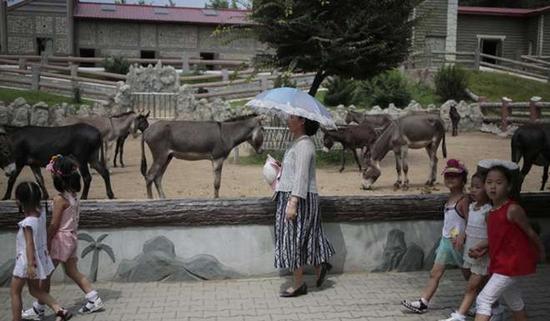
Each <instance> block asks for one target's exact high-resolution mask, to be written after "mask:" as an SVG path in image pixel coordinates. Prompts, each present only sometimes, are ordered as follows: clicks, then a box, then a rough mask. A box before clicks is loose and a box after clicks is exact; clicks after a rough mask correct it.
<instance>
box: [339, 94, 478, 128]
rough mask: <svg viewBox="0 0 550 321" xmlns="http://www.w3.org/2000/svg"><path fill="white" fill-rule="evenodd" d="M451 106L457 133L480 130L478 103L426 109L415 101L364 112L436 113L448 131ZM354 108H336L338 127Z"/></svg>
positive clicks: (448, 104) (371, 113)
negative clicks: (457, 121)
mask: <svg viewBox="0 0 550 321" xmlns="http://www.w3.org/2000/svg"><path fill="white" fill-rule="evenodd" d="M451 106H455V107H456V109H457V111H458V113H459V114H460V117H461V119H460V122H459V125H458V129H459V131H477V130H480V129H481V128H482V124H483V114H482V112H481V109H480V108H479V104H478V103H473V104H468V103H467V102H465V101H460V102H458V103H457V102H456V101H454V100H448V101H446V102H445V103H444V104H442V105H441V106H439V107H437V106H436V105H434V104H430V105H428V106H426V107H423V106H422V105H420V104H419V103H417V102H416V101H414V100H412V101H411V102H410V103H409V105H408V106H407V107H405V108H397V107H395V105H394V104H390V105H389V106H388V107H387V108H385V109H382V108H381V107H380V106H374V107H372V108H371V109H370V110H368V111H366V112H365V113H366V114H369V115H376V114H387V115H390V116H391V117H393V118H394V119H395V118H398V117H401V116H405V115H408V114H414V113H436V114H437V113H438V114H439V115H440V116H441V118H442V119H443V121H444V122H445V127H446V129H447V130H448V129H449V128H451V119H450V117H449V110H450V108H451ZM355 109H356V107H355V106H353V105H351V106H349V107H347V108H346V107H344V106H343V105H340V106H338V107H336V111H334V112H333V113H332V114H333V117H334V118H335V121H336V123H337V124H339V125H344V124H345V121H344V119H345V116H346V112H347V110H353V111H355Z"/></svg>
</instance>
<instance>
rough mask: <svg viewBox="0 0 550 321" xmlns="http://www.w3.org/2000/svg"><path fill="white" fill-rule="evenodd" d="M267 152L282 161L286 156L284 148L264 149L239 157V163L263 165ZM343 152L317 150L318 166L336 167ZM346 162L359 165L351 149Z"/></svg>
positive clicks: (346, 155) (349, 164) (347, 152)
mask: <svg viewBox="0 0 550 321" xmlns="http://www.w3.org/2000/svg"><path fill="white" fill-rule="evenodd" d="M267 154H270V155H271V156H272V157H274V158H275V159H277V160H279V161H282V160H283V156H284V151H282V150H268V151H264V152H263V153H262V154H260V155H258V154H252V155H250V156H244V157H240V158H239V165H258V166H263V165H264V163H265V160H266V158H267ZM341 155H342V152H341V150H331V151H330V152H328V153H325V152H323V151H317V152H316V165H317V167H318V168H323V167H334V166H339V165H340V158H341ZM345 157H346V164H347V165H348V166H357V165H356V164H355V159H354V158H353V155H352V154H351V152H350V151H346V153H345Z"/></svg>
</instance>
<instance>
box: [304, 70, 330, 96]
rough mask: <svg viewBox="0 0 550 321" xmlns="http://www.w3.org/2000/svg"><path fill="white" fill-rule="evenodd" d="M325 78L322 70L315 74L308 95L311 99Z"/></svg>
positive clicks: (325, 75)
mask: <svg viewBox="0 0 550 321" xmlns="http://www.w3.org/2000/svg"><path fill="white" fill-rule="evenodd" d="M326 77H327V74H325V73H324V72H323V71H322V70H319V71H318V72H317V74H315V78H314V79H313V83H312V84H311V87H310V88H309V93H308V94H309V95H310V96H312V97H315V95H316V94H317V90H318V89H319V86H321V83H322V82H323V80H325V78H326Z"/></svg>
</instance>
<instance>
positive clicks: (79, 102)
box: [73, 86, 82, 104]
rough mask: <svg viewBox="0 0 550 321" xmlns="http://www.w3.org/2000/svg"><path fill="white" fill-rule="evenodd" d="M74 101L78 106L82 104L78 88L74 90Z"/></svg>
mask: <svg viewBox="0 0 550 321" xmlns="http://www.w3.org/2000/svg"><path fill="white" fill-rule="evenodd" d="M73 101H74V102H75V103H77V104H81V103H82V96H81V95H80V88H79V87H78V86H76V87H74V88H73Z"/></svg>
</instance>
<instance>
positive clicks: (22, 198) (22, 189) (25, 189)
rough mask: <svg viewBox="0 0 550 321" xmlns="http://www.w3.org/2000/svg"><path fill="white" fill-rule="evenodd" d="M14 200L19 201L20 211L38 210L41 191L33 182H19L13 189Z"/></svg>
mask: <svg viewBox="0 0 550 321" xmlns="http://www.w3.org/2000/svg"><path fill="white" fill-rule="evenodd" d="M15 199H16V200H18V201H19V204H20V206H21V210H22V211H25V210H32V209H38V208H40V200H41V199H42V190H40V186H38V184H36V183H35V182H21V183H19V185H17V187H16V188H15Z"/></svg>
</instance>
